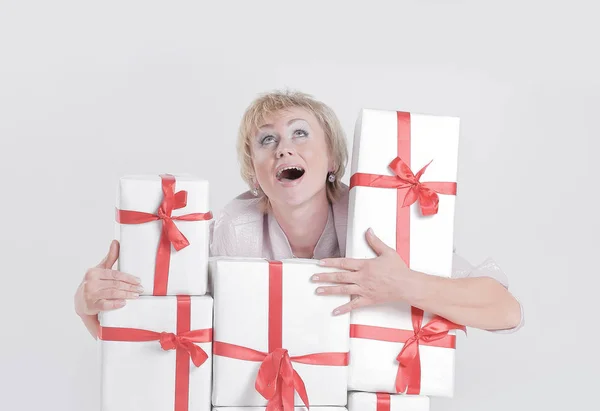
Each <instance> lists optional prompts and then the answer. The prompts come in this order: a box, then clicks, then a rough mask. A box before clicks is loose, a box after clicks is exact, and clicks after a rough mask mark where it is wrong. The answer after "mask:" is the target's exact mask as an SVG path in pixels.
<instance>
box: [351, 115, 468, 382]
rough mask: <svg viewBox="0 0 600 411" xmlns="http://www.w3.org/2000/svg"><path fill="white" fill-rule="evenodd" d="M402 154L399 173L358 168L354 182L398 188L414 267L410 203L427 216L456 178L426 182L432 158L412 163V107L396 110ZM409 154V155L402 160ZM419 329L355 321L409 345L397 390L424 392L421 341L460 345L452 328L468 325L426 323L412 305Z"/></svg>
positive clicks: (400, 235) (399, 244)
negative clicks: (415, 170)
mask: <svg viewBox="0 0 600 411" xmlns="http://www.w3.org/2000/svg"><path fill="white" fill-rule="evenodd" d="M396 117H397V140H398V156H397V157H396V158H395V159H394V160H392V162H391V163H390V168H391V169H392V171H393V172H394V174H395V176H383V175H376V174H364V173H356V174H354V175H353V176H352V177H351V178H350V188H351V189H352V187H356V186H365V187H378V188H395V189H397V207H396V252H397V253H398V254H399V255H400V257H401V258H402V259H403V260H404V262H405V263H406V265H407V266H408V267H410V208H409V207H408V206H410V205H412V204H414V203H415V201H419V205H420V208H421V213H422V214H423V215H425V216H429V215H434V214H437V212H438V205H439V197H438V195H437V193H439V194H450V195H456V183H455V182H454V183H452V182H423V183H422V182H421V181H420V180H421V176H422V175H423V173H424V172H425V170H426V169H427V167H428V166H429V164H431V162H429V163H428V164H427V165H425V167H423V168H422V169H421V170H419V172H418V173H417V174H416V175H415V174H413V172H412V170H411V168H410V159H411V156H410V140H411V123H410V113H405V112H400V111H398V112H396ZM402 159H404V160H402ZM411 316H412V322H413V330H412V331H406V330H397V329H392V328H384V327H373V326H368V325H358V324H351V325H350V337H351V338H369V339H374V340H380V341H390V342H403V343H404V347H402V350H401V351H400V354H398V356H397V357H396V359H397V360H398V363H399V365H398V372H397V374H396V384H395V386H396V392H405V391H406V393H407V394H419V393H420V392H421V357H420V353H419V345H420V344H423V345H433V346H436V347H445V348H455V347H456V337H455V336H453V335H448V331H450V330H463V331H466V328H465V327H464V326H462V325H458V324H454V323H453V322H451V321H448V320H446V319H445V318H442V317H439V316H435V317H434V318H433V319H432V320H431V321H430V322H429V323H427V324H426V325H425V326H422V323H423V310H421V309H419V308H416V307H411Z"/></svg>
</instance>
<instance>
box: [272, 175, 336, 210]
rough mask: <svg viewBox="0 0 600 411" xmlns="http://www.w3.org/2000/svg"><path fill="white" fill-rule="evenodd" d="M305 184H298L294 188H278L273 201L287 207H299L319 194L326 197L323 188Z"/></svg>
mask: <svg viewBox="0 0 600 411" xmlns="http://www.w3.org/2000/svg"><path fill="white" fill-rule="evenodd" d="M303 183H305V184H299V185H297V186H294V187H278V190H276V195H275V196H274V199H275V201H276V202H277V203H280V204H285V205H287V206H292V207H295V206H299V205H302V204H304V203H307V202H309V201H310V200H312V199H313V198H315V197H316V196H318V195H319V194H320V193H321V192H323V193H324V194H325V195H326V188H325V186H324V185H323V186H320V185H319V186H312V187H311V186H310V185H309V184H306V183H308V182H307V181H304V182H303Z"/></svg>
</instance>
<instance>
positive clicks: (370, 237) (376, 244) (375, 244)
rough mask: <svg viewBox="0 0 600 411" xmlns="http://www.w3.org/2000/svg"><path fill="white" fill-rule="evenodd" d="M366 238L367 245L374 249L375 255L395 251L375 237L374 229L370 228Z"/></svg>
mask: <svg viewBox="0 0 600 411" xmlns="http://www.w3.org/2000/svg"><path fill="white" fill-rule="evenodd" d="M366 238H367V243H368V244H369V246H370V247H371V248H372V249H373V251H375V254H377V255H378V256H379V255H381V254H383V253H385V252H386V251H389V250H392V251H394V250H393V249H392V248H391V247H389V246H388V245H387V244H386V243H384V242H383V241H381V240H380V239H379V237H377V236H376V235H375V233H374V232H373V229H372V228H369V229H368V230H367V234H366Z"/></svg>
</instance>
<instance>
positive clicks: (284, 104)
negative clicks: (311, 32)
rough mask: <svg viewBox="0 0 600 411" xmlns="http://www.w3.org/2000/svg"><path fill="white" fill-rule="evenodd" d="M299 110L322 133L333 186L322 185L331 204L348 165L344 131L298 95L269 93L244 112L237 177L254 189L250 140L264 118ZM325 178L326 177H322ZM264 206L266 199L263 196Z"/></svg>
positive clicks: (322, 107) (318, 105) (321, 107)
mask: <svg viewBox="0 0 600 411" xmlns="http://www.w3.org/2000/svg"><path fill="white" fill-rule="evenodd" d="M295 107H299V108H303V109H305V110H306V111H308V112H310V113H312V114H313V115H314V116H315V117H316V119H317V120H318V122H319V124H320V125H321V127H322V128H323V130H324V131H325V139H326V141H327V147H328V149H329V155H330V156H331V157H332V159H333V165H334V169H333V175H334V176H335V181H334V182H333V183H330V182H326V187H327V199H328V200H329V202H334V201H335V200H337V199H338V198H339V194H340V192H341V189H342V184H341V181H340V179H341V178H342V176H343V175H344V172H345V170H346V163H347V161H348V148H347V145H346V136H345V134H344V130H343V129H342V126H341V124H340V121H339V120H338V118H337V116H336V115H335V113H334V112H333V110H332V109H331V108H330V107H329V106H327V105H326V104H324V103H322V102H320V101H317V100H315V99H314V98H313V97H312V96H310V95H309V94H306V93H302V92H299V91H288V90H285V91H272V92H268V93H264V94H262V95H260V96H259V97H258V98H256V99H255V100H254V101H253V102H252V103H251V104H250V105H249V106H248V108H247V109H246V112H245V113H244V116H243V118H242V121H241V124H240V128H239V133H238V140H237V152H238V160H239V162H240V167H241V170H240V171H241V175H242V178H243V179H244V181H245V182H246V183H247V184H248V186H249V187H250V188H254V186H253V179H254V177H255V176H254V166H253V164H252V151H251V147H250V141H251V138H252V137H253V136H254V135H255V133H256V132H257V130H258V128H259V127H260V126H261V125H262V124H263V123H264V121H265V118H266V117H267V116H269V115H271V114H272V113H275V112H277V111H280V110H285V109H290V108H295ZM325 178H326V177H325ZM263 197H264V198H265V201H266V202H267V204H268V198H266V196H264V195H263Z"/></svg>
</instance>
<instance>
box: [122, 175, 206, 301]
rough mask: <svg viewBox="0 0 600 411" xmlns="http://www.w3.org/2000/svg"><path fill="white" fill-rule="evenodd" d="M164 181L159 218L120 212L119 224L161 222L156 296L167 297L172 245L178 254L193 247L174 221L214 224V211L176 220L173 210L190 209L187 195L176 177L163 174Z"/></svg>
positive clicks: (182, 216) (155, 286) (189, 215)
mask: <svg viewBox="0 0 600 411" xmlns="http://www.w3.org/2000/svg"><path fill="white" fill-rule="evenodd" d="M160 178H161V181H162V192H163V200H162V202H161V204H160V207H159V208H158V210H157V212H156V214H151V213H144V212H141V211H132V210H119V209H117V210H116V215H115V218H116V220H117V222H118V223H120V224H143V223H148V222H150V221H156V220H161V222H162V231H161V235H160V240H159V243H158V250H157V252H156V267H155V270H154V289H153V292H152V295H167V283H168V280H169V263H170V260H171V244H172V245H173V248H175V250H177V251H180V250H182V249H184V248H185V247H187V246H188V245H190V242H189V241H188V239H187V238H186V237H185V235H183V233H182V232H181V231H179V228H177V225H175V222H174V220H180V221H201V220H210V219H211V218H212V217H213V216H212V213H211V212H210V211H209V212H207V213H190V214H185V215H180V216H172V215H171V213H172V212H173V210H177V209H180V208H183V207H185V206H186V205H187V191H184V190H181V191H178V192H175V177H174V176H172V175H170V174H162V175H161V176H160Z"/></svg>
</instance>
